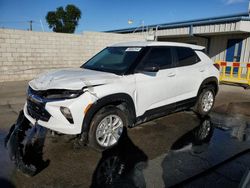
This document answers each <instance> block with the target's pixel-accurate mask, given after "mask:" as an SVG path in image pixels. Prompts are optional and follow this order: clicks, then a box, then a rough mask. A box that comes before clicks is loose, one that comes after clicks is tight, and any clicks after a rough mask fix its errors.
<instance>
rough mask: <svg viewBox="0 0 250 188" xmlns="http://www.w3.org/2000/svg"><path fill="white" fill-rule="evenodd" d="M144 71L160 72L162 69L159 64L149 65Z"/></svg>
mask: <svg viewBox="0 0 250 188" xmlns="http://www.w3.org/2000/svg"><path fill="white" fill-rule="evenodd" d="M142 70H143V71H146V72H158V71H159V70H160V67H159V66H158V65H157V64H148V65H145V66H144V67H143V68H142Z"/></svg>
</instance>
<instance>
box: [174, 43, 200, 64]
mask: <svg viewBox="0 0 250 188" xmlns="http://www.w3.org/2000/svg"><path fill="white" fill-rule="evenodd" d="M176 55H177V66H178V67H182V66H188V65H193V64H195V63H197V62H199V61H200V59H199V57H198V56H197V55H196V53H195V52H194V50H192V49H191V48H185V47H176Z"/></svg>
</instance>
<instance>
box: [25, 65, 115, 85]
mask: <svg viewBox="0 0 250 188" xmlns="http://www.w3.org/2000/svg"><path fill="white" fill-rule="evenodd" d="M117 78H119V76H118V75H115V74H112V73H107V72H101V71H94V70H89V69H82V68H74V69H72V68H70V69H61V70H55V71H50V72H48V73H44V74H41V75H39V76H38V77H37V78H35V79H34V80H31V81H30V82H29V85H30V87H31V88H32V89H34V90H48V89H70V90H78V89H82V88H83V87H85V86H92V85H99V84H107V83H110V82H112V80H114V79H117Z"/></svg>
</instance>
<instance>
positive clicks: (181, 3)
mask: <svg viewBox="0 0 250 188" xmlns="http://www.w3.org/2000/svg"><path fill="white" fill-rule="evenodd" d="M248 3H249V0H174V1H169V0H123V1H122V0H0V27H7V28H16V29H28V27H29V24H28V22H27V21H28V20H34V21H35V23H34V25H33V28H34V30H37V31H41V30H42V29H41V24H40V19H41V21H42V23H43V25H44V29H45V31H50V30H49V28H48V27H47V24H46V21H45V16H46V14H47V12H48V11H50V10H55V9H56V8H57V7H59V6H65V5H67V4H74V5H76V6H78V7H79V8H80V10H81V11H82V18H81V20H80V22H79V26H78V28H77V30H76V33H81V32H82V31H106V30H112V29H121V28H127V27H137V26H139V25H140V24H141V23H142V22H144V24H145V25H149V24H161V23H167V22H173V21H183V20H189V19H198V18H206V17H211V16H221V15H228V14H235V13H242V12H247V10H248ZM129 19H132V20H133V24H130V25H129V24H128V20H129Z"/></svg>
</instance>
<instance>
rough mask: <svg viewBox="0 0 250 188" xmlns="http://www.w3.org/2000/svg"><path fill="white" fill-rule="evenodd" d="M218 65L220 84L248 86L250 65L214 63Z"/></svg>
mask: <svg viewBox="0 0 250 188" xmlns="http://www.w3.org/2000/svg"><path fill="white" fill-rule="evenodd" d="M216 63H217V64H219V65H220V82H221V83H229V84H230V83H231V84H240V85H243V86H247V87H249V86H250V63H240V62H226V61H218V62H216Z"/></svg>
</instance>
